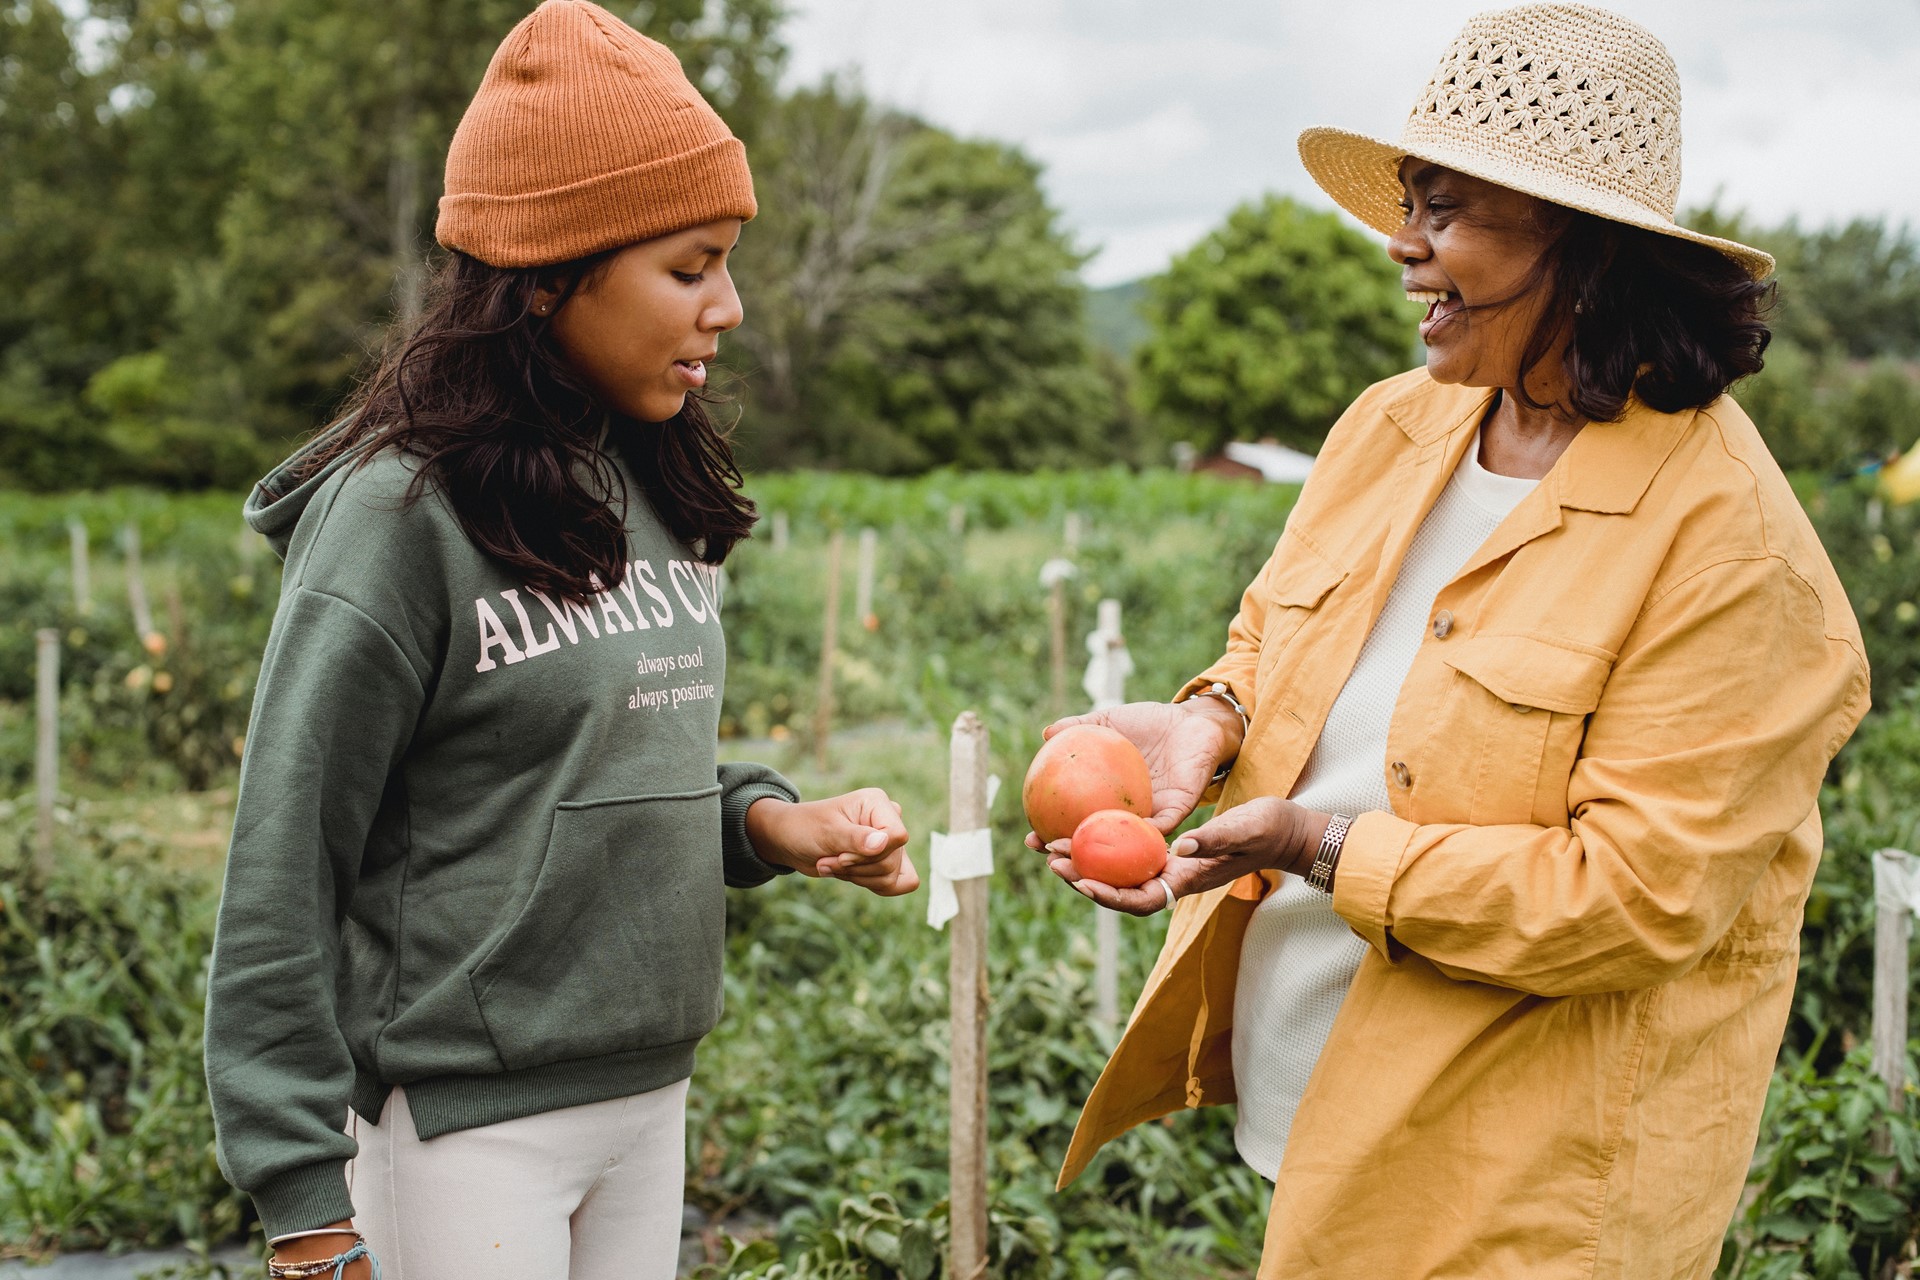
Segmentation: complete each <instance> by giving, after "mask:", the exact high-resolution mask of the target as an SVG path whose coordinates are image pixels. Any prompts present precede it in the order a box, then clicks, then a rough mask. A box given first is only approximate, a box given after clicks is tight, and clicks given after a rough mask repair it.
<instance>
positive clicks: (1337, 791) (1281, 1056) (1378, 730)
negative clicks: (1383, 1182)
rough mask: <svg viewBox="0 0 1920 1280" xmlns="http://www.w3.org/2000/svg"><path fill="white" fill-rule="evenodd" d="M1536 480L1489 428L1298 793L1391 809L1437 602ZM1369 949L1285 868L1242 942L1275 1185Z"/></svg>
mask: <svg viewBox="0 0 1920 1280" xmlns="http://www.w3.org/2000/svg"><path fill="white" fill-rule="evenodd" d="M1538 483H1539V481H1537V480H1523V479H1518V478H1516V477H1513V476H1501V475H1495V474H1494V473H1493V472H1491V471H1488V470H1487V469H1486V468H1485V467H1483V466H1481V465H1480V437H1479V435H1478V434H1476V435H1475V436H1474V439H1473V443H1472V444H1471V445H1470V446H1468V448H1467V452H1466V455H1465V457H1464V458H1463V459H1462V461H1461V463H1460V465H1459V466H1458V467H1456V468H1455V469H1454V472H1453V475H1452V476H1451V477H1449V478H1448V480H1447V485H1446V488H1444V489H1443V490H1441V492H1440V497H1439V498H1438V499H1436V500H1435V502H1434V504H1433V510H1431V511H1429V512H1428V513H1427V517H1426V519H1425V520H1424V521H1422V522H1421V525H1420V530H1419V532H1418V533H1416V534H1415V535H1414V538H1413V544H1412V546H1410V547H1409V548H1408V549H1407V558H1406V560H1405V561H1404V562H1403V563H1402V564H1401V566H1400V576H1399V577H1397V578H1395V579H1394V583H1393V591H1392V592H1391V594H1389V595H1388V597H1387V603H1386V607H1385V608H1384V609H1382V610H1381V612H1380V617H1379V618H1378V619H1377V620H1376V621H1375V622H1374V624H1373V630H1372V631H1371V632H1369V633H1368V635H1367V642H1366V644H1365V645H1363V646H1362V647H1361V649H1360V657H1359V659H1358V660H1357V661H1356V662H1355V663H1354V667H1353V671H1352V673H1351V674H1350V675H1349V676H1348V677H1347V683H1346V684H1345V685H1344V686H1342V688H1341V690H1340V696H1339V697H1338V698H1336V699H1334V703H1333V708H1332V710H1331V711H1329V712H1328V714H1327V723H1326V727H1325V728H1323V729H1322V730H1321V731H1320V740H1319V742H1317V743H1315V744H1314V748H1313V754H1312V755H1311V756H1310V757H1308V759H1307V765H1306V768H1305V769H1304V770H1303V771H1302V772H1301V774H1300V780H1299V782H1298V783H1296V784H1295V786H1294V789H1293V796H1292V799H1293V800H1294V801H1296V802H1297V803H1299V804H1301V805H1304V806H1306V807H1307V808H1309V809H1314V810H1318V811H1319V812H1322V813H1344V814H1348V815H1350V816H1352V815H1358V814H1362V813H1367V812H1371V811H1379V810H1386V809H1390V808H1391V807H1392V806H1391V804H1390V803H1389V802H1388V799H1387V782H1386V769H1387V759H1386V757H1387V727H1388V725H1389V723H1390V722H1391V721H1392V719H1393V707H1394V703H1395V702H1397V701H1398V700H1399V697H1400V686H1401V685H1402V684H1404V683H1405V682H1406V678H1407V672H1408V671H1409V670H1411V669H1412V667H1413V659H1414V654H1415V653H1416V652H1418V650H1419V648H1420V644H1421V642H1422V641H1423V640H1424V639H1425V638H1426V636H1427V632H1428V628H1429V627H1430V626H1431V625H1432V612H1433V601H1434V597H1436V596H1438V595H1439V594H1440V589H1441V588H1442V587H1444V586H1446V585H1447V583H1448V582H1449V581H1450V580H1451V579H1452V578H1453V576H1454V575H1455V574H1456V573H1458V572H1460V569H1461V567H1462V566H1464V565H1465V564H1466V563H1467V560H1468V559H1469V558H1470V557H1471V556H1472V555H1473V553H1474V552H1476V551H1478V550H1479V549H1480V546H1481V544H1482V543H1484V542H1485V541H1486V540H1487V537H1488V535H1490V534H1491V533H1492V532H1493V530H1494V527H1495V526H1497V525H1498V524H1499V523H1500V522H1501V521H1502V520H1504V519H1505V518H1506V516H1507V513H1508V512H1510V511H1512V510H1513V509H1514V507H1516V506H1517V505H1519V503H1520V500H1521V499H1522V498H1524V497H1526V496H1527V494H1528V493H1530V492H1532V490H1533V487H1534V486H1535V485H1536V484H1538ZM1366 950H1367V944H1366V943H1365V942H1364V941H1362V940H1361V939H1360V937H1359V936H1358V935H1357V934H1355V933H1354V932H1353V931H1352V930H1351V929H1349V928H1348V927H1347V923H1346V922H1345V921H1344V920H1342V919H1341V918H1340V917H1339V916H1337V915H1335V914H1334V913H1333V899H1332V898H1331V897H1329V896H1328V895H1326V894H1324V893H1322V892H1320V891H1319V890H1317V889H1311V888H1308V887H1307V882H1306V881H1305V880H1303V879H1301V878H1300V877H1299V876H1293V875H1289V876H1284V877H1283V878H1282V879H1281V883H1280V887H1279V888H1278V889H1276V890H1275V891H1274V892H1273V893H1271V894H1269V895H1268V896H1267V898H1266V899H1265V900H1264V901H1263V902H1261V904H1260V906H1259V908H1258V909H1257V910H1255V911H1254V913H1253V919H1252V921H1251V922H1249V924H1248V926H1247V935H1246V939H1245V941H1244V942H1242V944H1241V946H1240V972H1239V978H1238V981H1237V986H1236V991H1235V995H1234V1002H1233V1084H1234V1090H1235V1092H1236V1093H1238V1094H1239V1100H1240V1101H1239V1117H1238V1120H1237V1122H1236V1124H1235V1127H1234V1135H1233V1136H1234V1143H1235V1145H1236V1146H1237V1147H1238V1148H1239V1150H1240V1157H1241V1159H1243V1160H1245V1161H1246V1162H1247V1163H1248V1164H1249V1165H1251V1166H1252V1167H1253V1169H1254V1170H1255V1172H1257V1173H1259V1174H1260V1176H1261V1177H1263V1178H1266V1179H1268V1180H1269V1181H1272V1180H1273V1179H1274V1178H1276V1177H1277V1176H1278V1174H1279V1172H1280V1157H1281V1156H1282V1155H1283V1154H1285V1152H1286V1149H1287V1135H1288V1133H1289V1132H1290V1131H1291V1130H1292V1128H1293V1116H1294V1112H1295V1111H1296V1110H1297V1109H1298V1108H1299V1106H1300V1098H1301V1096H1302V1095H1303V1094H1305V1093H1306V1089H1307V1077H1308V1075H1310V1074H1311V1073H1312V1071H1313V1064H1314V1063H1315V1062H1316V1061H1318V1060H1319V1057H1320V1051H1321V1049H1323V1048H1324V1047H1325V1046H1326V1043H1327V1036H1328V1034H1329V1033H1330V1032H1331V1031H1332V1030H1333V1019H1334V1015H1335V1014H1337V1013H1339V1012H1340V1002H1341V1001H1342V1000H1344V999H1346V995H1347V988H1348V986H1350V985H1351V984H1352V982H1353V975H1354V974H1355V973H1356V972H1358V971H1359V968H1360V959H1361V957H1362V956H1364V955H1365V954H1366Z"/></svg>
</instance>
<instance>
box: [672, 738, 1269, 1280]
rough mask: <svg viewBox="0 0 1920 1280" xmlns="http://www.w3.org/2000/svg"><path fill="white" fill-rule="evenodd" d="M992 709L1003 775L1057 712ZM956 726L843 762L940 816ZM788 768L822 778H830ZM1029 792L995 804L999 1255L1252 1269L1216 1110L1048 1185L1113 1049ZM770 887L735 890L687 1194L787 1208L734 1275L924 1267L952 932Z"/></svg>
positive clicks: (1114, 1269) (995, 1260)
mask: <svg viewBox="0 0 1920 1280" xmlns="http://www.w3.org/2000/svg"><path fill="white" fill-rule="evenodd" d="M988 719H989V723H990V725H991V728H992V733H993V735H994V737H993V770H994V772H995V773H996V774H998V775H999V776H1001V777H1002V778H1004V779H1008V780H1009V782H1010V783H1011V781H1012V780H1014V779H1017V778H1018V777H1019V772H1020V770H1022V769H1023V768H1024V766H1025V762H1026V759H1027V758H1028V756H1029V755H1030V754H1031V752H1032V750H1033V749H1034V748H1035V747H1037V745H1038V728H1039V726H1040V724H1041V723H1043V722H1044V719H1045V717H1044V716H1043V715H1042V716H1035V715H1033V714H1032V713H1031V712H1029V713H1027V714H1025V715H1024V716H1023V715H1021V714H1019V713H1018V712H1017V711H1015V710H1013V709H1007V710H1003V711H1001V712H998V713H995V714H991V715H989V717H988ZM944 738H945V734H944V728H943V729H942V730H941V731H939V732H933V731H928V732H925V733H924V734H916V735H915V737H914V738H913V739H912V746H911V748H910V749H907V750H902V747H903V746H904V745H905V744H903V743H902V742H901V741H900V740H899V739H898V738H885V739H877V740H875V741H874V743H873V744H872V745H871V746H864V745H863V744H862V743H861V742H860V741H859V740H858V739H855V740H852V741H849V742H847V743H845V744H843V745H842V746H840V747H839V748H837V750H838V751H839V752H840V753H842V754H844V755H845V756H847V757H848V758H847V760H846V763H845V764H844V765H843V766H842V767H841V768H840V769H839V770H838V771H837V772H836V773H835V774H834V775H833V777H834V778H836V779H849V780H850V779H852V778H856V777H859V778H866V777H874V776H882V777H885V778H886V780H887V786H888V788H889V794H892V795H894V796H895V797H896V798H898V799H900V800H901V802H902V804H903V807H904V808H905V810H906V813H907V819H908V823H909V827H910V829H911V830H914V831H915V832H916V833H919V832H921V831H924V830H926V829H929V828H934V827H944V826H945V813H944V812H943V805H944V800H945V788H946V759H945V755H946V753H945V743H944ZM796 763H797V762H796ZM794 772H795V780H796V782H798V783H799V784H800V785H801V787H802V788H803V790H806V791H808V792H810V793H811V792H812V791H814V790H817V789H821V788H824V787H825V786H826V785H828V779H826V778H822V777H819V776H817V775H814V774H812V773H811V772H810V771H808V770H807V769H806V767H805V766H804V765H800V766H799V767H797V768H796V769H795V770H794ZM1016 797H1017V792H1016V791H1015V789H1014V788H1013V787H1012V786H1011V785H1009V786H1007V787H1004V788H1002V791H1001V794H1000V797H999V800H998V801H997V803H996V804H995V806H994V810H993V815H992V818H993V828H994V837H995V839H994V843H995V846H996V848H997V849H999V850H1001V851H1002V854H1001V858H1000V865H999V866H998V867H997V868H996V870H995V876H994V882H993V889H992V908H991V913H990V916H989V939H988V949H987V950H988V986H989V989H990V991H991V992H992V1003H991V1006H990V1013H989V1023H988V1031H987V1042H988V1117H989V1121H988V1141H989V1154H988V1166H989V1178H990V1183H989V1207H990V1215H991V1217H992V1231H991V1233H990V1253H991V1257H992V1263H991V1268H990V1269H991V1270H992V1273H993V1274H994V1275H996V1276H1002V1277H1006V1278H1007V1280H1038V1278H1040V1277H1087V1278H1088V1280H1093V1278H1096V1277H1106V1276H1109V1275H1114V1274H1116V1273H1117V1274H1119V1275H1134V1274H1137V1275H1143V1276H1155V1277H1183V1276H1193V1277H1196V1278H1197V1277H1199V1276H1203V1275H1204V1276H1219V1275H1221V1274H1223V1273H1225V1274H1234V1273H1237V1272H1241V1271H1250V1270H1251V1269H1252V1267H1253V1265H1254V1263H1255V1261H1256V1260H1257V1256H1258V1251H1259V1238H1258V1236H1259V1233H1258V1232H1257V1231H1254V1230H1249V1229H1248V1224H1249V1223H1257V1222H1259V1221H1260V1220H1261V1219H1262V1217H1263V1216H1264V1211H1265V1203H1264V1197H1265V1194H1266V1192H1265V1190H1264V1188H1263V1184H1262V1183H1261V1181H1260V1179H1259V1178H1258V1177H1257V1176H1256V1175H1254V1174H1253V1173H1252V1171H1251V1170H1248V1169H1246V1168H1245V1166H1244V1165H1242V1164H1240V1163H1239V1162H1238V1160H1237V1159H1236V1157H1235V1156H1234V1153H1233V1147H1232V1122H1231V1117H1230V1116H1229V1115H1227V1114H1226V1113H1225V1112H1223V1111H1222V1110H1220V1109H1212V1110H1209V1111H1206V1112H1198V1113H1192V1114H1183V1115H1178V1116H1175V1117H1174V1118H1173V1119H1172V1120H1171V1121H1169V1122H1167V1123H1155V1124H1150V1125H1146V1126H1143V1127H1142V1128H1140V1129H1138V1130H1135V1131H1134V1132H1132V1133H1130V1134H1128V1135H1126V1136H1125V1137H1123V1138H1121V1139H1120V1140H1119V1141H1117V1142H1115V1143H1114V1144H1112V1145H1111V1146H1109V1147H1108V1148H1107V1149H1106V1150H1105V1151H1103V1152H1102V1153H1101V1155H1100V1156H1099V1157H1098V1158H1097V1159H1096V1161H1095V1163H1094V1164H1093V1166H1092V1167H1091V1168H1090V1169H1089V1170H1088V1171H1087V1172H1086V1173H1085V1174H1084V1175H1082V1177H1081V1180H1080V1181H1079V1182H1078V1183H1077V1184H1076V1185H1075V1186H1074V1187H1073V1188H1071V1189H1070V1190H1068V1191H1067V1192H1065V1193H1061V1194H1058V1195H1056V1194H1055V1193H1054V1192H1053V1191H1052V1185H1053V1179H1054V1176H1055V1174H1056V1172H1057V1171H1058V1169H1059V1166H1060V1162H1061V1159H1062V1158H1063V1156H1064V1155H1065V1152H1066V1146H1067V1141H1068V1138H1069V1136H1070V1135H1071V1131H1072V1127H1073V1122H1074V1119H1075V1117H1076V1115H1077V1113H1078V1104H1079V1103H1080V1101H1081V1100H1083V1099H1084V1098H1085V1097H1086V1094H1087V1092H1088V1091H1089V1090H1090V1089H1091V1087H1092V1085H1093V1081H1094V1079H1095V1077H1096V1076H1097V1075H1098V1074H1099V1071H1100V1068H1101V1066H1102V1065H1103V1064H1104V1062H1105V1060H1106V1052H1107V1049H1108V1047H1109V1046H1108V1042H1107V1041H1106V1040H1105V1039H1104V1038H1103V1037H1102V1036H1101V1034H1100V1033H1099V1032H1098V1031H1097V1030H1096V1029H1095V1027H1094V1024H1093V1017H1092V1015H1093V991H1092V969H1093V950H1092V936H1091V935H1092V927H1093V917H1092V915H1091V913H1090V912H1089V910H1088V909H1087V906H1086V904H1085V902H1084V901H1083V900H1080V899H1079V898H1077V897H1076V896H1075V895H1072V894H1067V893H1063V892H1061V891H1060V886H1059V885H1058V883H1057V882H1055V881H1054V879H1053V877H1052V875H1051V873H1050V872H1048V871H1047V870H1046V868H1045V867H1044V865H1043V864H1042V863H1041V861H1040V860H1039V859H1038V858H1025V857H1020V856H1017V852H1018V851H1019V850H1020V848H1021V845H1020V843H1019V842H1020V839H1021V836H1022V835H1023V834H1024V832H1025V829H1026V825H1025V822H1024V821H1023V819H1022V818H1021V816H1020V812H1019V805H1018V802H1017V799H1016ZM1008 850H1013V851H1016V852H1015V854H1014V855H1012V856H1009V855H1008V854H1007V853H1006V852H1005V851H1008ZM768 888H769V889H771V892H768V891H767V890H754V891H750V892H744V893H736V894H735V895H733V899H732V901H731V902H730V903H729V908H730V911H729V920H728V933H729V943H728V956H727V992H726V1000H727V1014H726V1017H725V1018H724V1019H723V1020H722V1023H721V1026H720V1028H719V1029H718V1030H717V1031H716V1032H715V1033H714V1035H713V1036H712V1037H710V1038H709V1040H708V1041H707V1043H706V1045H705V1046H704V1047H703V1048H702V1050H701V1066H700V1069H699V1073H698V1074H697V1075H696V1078H695V1079H696V1088H695V1090H694V1096H693V1098H692V1102H691V1106H692V1120H691V1124H690V1133H689V1142H690V1146H691V1157H692V1162H693V1163H692V1168H693V1173H692V1177H691V1181H690V1183H689V1186H690V1188H691V1189H692V1194H693V1195H695V1196H696V1197H697V1198H699V1199H700V1200H701V1201H703V1202H705V1203H708V1204H718V1205H723V1206H724V1205H736V1204H742V1203H745V1204H751V1205H753V1206H755V1207H756V1209H758V1210H759V1211H760V1212H762V1213H765V1214H770V1215H772V1216H774V1217H775V1218H776V1219H777V1221H778V1231H777V1235H776V1237H775V1238H774V1239H772V1240H770V1241H768V1242H767V1243H766V1244H763V1245H759V1246H755V1247H753V1248H752V1250H751V1251H750V1252H747V1253H744V1254H742V1255H740V1256H739V1257H737V1258H736V1259H735V1262H734V1268H735V1269H734V1271H733V1273H732V1274H735V1275H742V1276H764V1277H766V1278H767V1280H775V1277H783V1278H787V1280H791V1278H793V1277H798V1276H803V1275H804V1276H847V1277H854V1276H867V1277H873V1278H874V1280H882V1278H885V1280H892V1278H893V1277H896V1276H905V1275H909V1274H913V1272H912V1270H911V1269H910V1268H909V1267H908V1266H907V1265H906V1264H905V1262H904V1260H896V1259H902V1258H903V1255H901V1254H895V1253H893V1252H892V1250H893V1249H895V1248H897V1247H898V1246H899V1244H900V1242H902V1241H903V1240H904V1238H905V1236H906V1235H907V1233H908V1232H910V1231H911V1232H914V1233H916V1234H924V1235H926V1236H929V1237H931V1242H932V1243H934V1244H935V1245H939V1244H941V1243H942V1242H943V1241H944V1239H945V1233H946V1195H947V1145H946V1142H947V1123H946V1121H947V1110H946V1099H947V1090H948V1079H947V1047H946V1030H947V995H946V973H947V946H948V944H947V939H946V937H945V935H943V934H940V933H936V932H934V931H933V930H931V929H929V928H927V926H926V924H925V923H924V918H923V913H922V910H921V907H920V904H919V903H918V902H917V901H913V902H910V903H899V902H887V901H882V900H878V899H872V898H865V897H859V896H856V895H850V894H847V893H845V892H844V891H842V890H841V887H840V886H836V885H832V884H821V883H818V882H805V883H795V882H794V879H792V878H790V879H788V880H785V881H783V882H781V883H779V884H777V885H773V886H769V887H768ZM1165 928H1166V920H1165V918H1164V917H1157V918H1151V919H1148V920H1143V921H1131V920H1129V921H1123V922H1122V930H1121V944H1122V957H1121V984H1122V988H1123V989H1135V988H1137V986H1138V984H1139V983H1140V982H1141V981H1142V980H1143V979H1144V977H1145V975H1146V972H1147V969H1148V967H1149V966H1150V965H1151V963H1152V960H1153V957H1154V955H1155V954H1156V953H1157V951H1158V948H1159V944H1160V941H1161V939H1162V937H1163V935H1164V931H1165ZM823 1028H831V1029H832V1030H831V1032H830V1033H828V1034H823ZM798 1099H804V1100H805V1101H804V1103H802V1104H800V1105H795V1101H796V1100H798ZM880 1197H883V1198H884V1199H883V1200H877V1199H876V1198H880ZM876 1231H877V1232H879V1234H880V1237H881V1238H880V1239H879V1240H878V1241H877V1242H876V1240H875V1236H874V1233H875V1232H876ZM776 1259H779V1260H783V1261H781V1262H779V1264H778V1265H780V1266H783V1267H784V1268H785V1270H784V1271H776V1270H774V1269H773V1268H774V1266H775V1264H776ZM934 1274H943V1273H942V1272H940V1271H936V1272H935V1273H934Z"/></svg>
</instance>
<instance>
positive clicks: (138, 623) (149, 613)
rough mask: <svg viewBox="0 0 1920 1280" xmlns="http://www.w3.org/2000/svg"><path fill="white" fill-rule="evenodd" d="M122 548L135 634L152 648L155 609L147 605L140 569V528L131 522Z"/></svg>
mask: <svg viewBox="0 0 1920 1280" xmlns="http://www.w3.org/2000/svg"><path fill="white" fill-rule="evenodd" d="M120 542H121V547H122V548H123V549H124V550H125V552H126V555H127V604H128V605H130V606H131V607H132V609H133V630H134V634H135V635H138V636H139V637H140V643H141V644H144V645H147V646H148V648H152V641H151V640H149V639H148V637H150V636H153V635H155V634H157V633H156V632H155V631H154V629H153V607H152V606H151V605H149V604H148V603H147V581H146V577H145V575H144V574H143V573H142V572H141V569H140V528H139V526H138V525H136V524H134V523H133V522H132V521H131V520H129V521H128V522H127V525H126V528H124V529H123V530H121V533H120Z"/></svg>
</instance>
